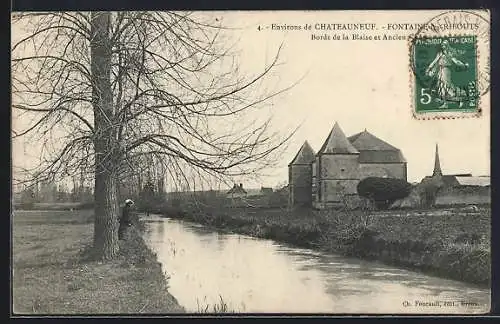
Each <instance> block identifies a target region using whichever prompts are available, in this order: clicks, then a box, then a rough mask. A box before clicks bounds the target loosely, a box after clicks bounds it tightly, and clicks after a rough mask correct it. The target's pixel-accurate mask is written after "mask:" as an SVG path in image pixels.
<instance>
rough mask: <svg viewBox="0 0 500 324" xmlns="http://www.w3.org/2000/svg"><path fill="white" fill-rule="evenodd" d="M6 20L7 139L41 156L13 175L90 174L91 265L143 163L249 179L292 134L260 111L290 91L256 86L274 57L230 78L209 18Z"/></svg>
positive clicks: (100, 15)
mask: <svg viewBox="0 0 500 324" xmlns="http://www.w3.org/2000/svg"><path fill="white" fill-rule="evenodd" d="M12 25H13V29H14V30H15V31H17V32H15V33H14V34H13V39H14V40H13V44H12V47H11V49H12V98H13V118H16V119H17V120H22V121H23V122H26V123H28V125H23V127H19V128H21V129H14V128H15V127H13V134H12V137H13V138H14V139H16V138H18V137H22V138H24V139H25V140H27V141H30V142H32V143H37V144H39V145H40V149H41V153H40V161H39V163H38V164H37V165H36V166H34V167H33V168H28V169H24V170H22V171H23V173H24V174H25V175H24V176H23V178H22V179H24V180H23V181H35V180H40V179H49V178H53V177H55V176H56V175H58V176H61V175H68V176H70V175H75V174H79V172H80V170H81V169H82V168H84V169H85V170H86V171H87V176H89V177H90V178H94V179H95V184H94V185H95V191H94V192H95V229H94V232H95V233H94V248H95V251H96V255H97V256H99V257H100V258H103V259H111V258H113V257H115V256H116V254H117V252H118V235H117V217H118V212H119V200H118V199H119V183H120V181H122V180H123V177H129V176H131V175H133V174H137V173H138V172H143V170H139V169H140V168H141V166H142V167H143V166H144V165H148V163H151V161H154V163H157V164H158V163H161V164H163V170H164V172H165V176H166V177H168V179H169V180H168V181H172V182H174V181H175V182H178V183H184V184H186V183H190V181H191V180H190V179H191V177H192V176H193V175H196V176H197V177H198V178H199V179H204V178H207V179H208V178H211V179H213V178H217V179H220V180H224V179H226V180H227V178H228V177H231V176H235V175H238V176H241V175H254V174H258V172H259V171H261V170H263V169H264V168H267V167H270V166H272V165H273V163H275V162H276V161H277V160H278V159H277V156H278V155H279V154H280V152H281V150H282V149H283V148H284V146H285V144H286V143H287V140H288V139H289V138H290V136H291V135H292V134H293V131H292V132H290V133H289V134H288V135H280V133H279V132H277V131H273V129H272V127H271V126H272V125H271V118H270V117H269V114H264V112H265V111H264V110H263V109H265V108H268V107H269V102H271V101H272V99H273V98H274V97H276V96H277V95H279V94H281V93H283V92H284V91H286V90H287V89H289V88H290V87H291V86H293V84H292V85H290V86H289V87H284V88H281V89H279V90H270V89H268V87H266V83H265V80H269V77H272V74H271V71H274V69H275V67H277V66H278V65H279V64H278V58H279V52H280V50H279V49H278V51H277V54H276V56H275V57H274V59H273V60H272V61H271V63H269V64H268V65H267V66H265V67H263V69H262V71H260V73H258V74H256V75H252V74H249V73H246V72H244V71H242V69H241V66H240V65H239V64H238V62H237V60H236V59H235V55H234V54H235V53H233V51H232V50H233V49H232V46H229V45H228V44H229V43H228V41H229V40H228V39H226V38H224V35H226V33H225V32H226V29H225V27H223V26H222V24H221V20H220V18H218V17H216V16H214V15H211V14H206V13H205V14H203V15H198V16H197V15H196V14H193V13H186V12H181V13H179V12H117V13H111V12H92V13H86V12H58V13H22V14H19V13H17V14H13V16H12ZM16 28H17V29H16ZM280 49H281V47H280ZM263 116H265V118H263ZM28 121H29V122H28ZM26 174H27V175H28V177H26ZM202 181H203V180H202Z"/></svg>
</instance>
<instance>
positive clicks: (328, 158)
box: [320, 154, 359, 179]
mask: <svg viewBox="0 0 500 324" xmlns="http://www.w3.org/2000/svg"><path fill="white" fill-rule="evenodd" d="M320 159H321V161H320V164H321V170H320V178H321V179H359V163H358V155H355V154H350V155H347V154H346V155H339V154H336V155H321V156H320Z"/></svg>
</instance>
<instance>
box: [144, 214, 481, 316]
mask: <svg viewBox="0 0 500 324" xmlns="http://www.w3.org/2000/svg"><path fill="white" fill-rule="evenodd" d="M152 220H153V219H152ZM154 220H155V221H154V222H149V223H147V228H148V230H147V231H146V234H145V238H146V241H147V242H148V244H149V245H150V246H151V247H152V249H153V250H154V251H155V252H156V253H157V254H158V259H159V261H160V262H161V263H162V264H163V265H164V267H165V269H166V270H167V272H168V275H170V276H171V279H170V281H169V285H170V292H171V293H172V294H173V295H174V296H175V297H176V298H177V299H178V301H179V303H180V304H181V305H183V306H184V307H186V308H187V309H188V310H189V311H197V310H198V309H200V308H202V307H204V306H205V305H214V304H217V303H218V302H219V298H220V296H221V297H222V298H223V300H224V302H226V303H227V304H228V307H229V308H230V309H232V310H235V311H240V312H266V313H269V312H271V313H277V312H287V313H314V312H316V313H317V312H320V313H455V314H460V313H484V312H488V311H489V304H490V293H489V290H487V289H480V288H477V287H474V286H471V285H468V284H465V283H461V282H457V281H452V280H445V279H441V278H435V277H430V276H427V275H423V274H420V273H416V272H412V271H407V270H403V269H397V268H392V267H387V266H385V265H381V264H379V263H375V262H368V261H362V260H358V259H354V258H346V257H343V256H338V255H330V254H323V253H320V252H318V251H313V250H308V249H298V248H292V247H288V246H285V245H281V244H277V243H276V242H273V241H270V240H261V239H255V238H251V237H246V236H242V235H237V234H221V233H217V232H214V231H211V230H209V229H207V228H204V227H201V226H199V225H198V226H195V225H194V224H190V223H185V222H181V221H177V220H170V219H162V221H161V222H158V221H157V220H158V219H154ZM445 301H455V302H457V303H455V304H453V305H451V303H450V304H449V305H448V306H444V302H445ZM460 301H466V302H472V303H476V304H477V305H468V306H463V305H460V303H459V302H460ZM418 302H420V304H419V305H415V304H416V303H418ZM426 302H427V303H429V304H427V305H424V304H422V303H426ZM431 302H439V304H440V306H439V305H436V304H435V303H434V304H431Z"/></svg>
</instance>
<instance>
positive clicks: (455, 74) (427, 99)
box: [413, 36, 479, 114]
mask: <svg viewBox="0 0 500 324" xmlns="http://www.w3.org/2000/svg"><path fill="white" fill-rule="evenodd" d="M413 55H414V57H415V66H416V68H417V71H416V74H415V79H416V80H415V81H416V82H415V87H414V90H415V93H414V100H415V103H414V104H415V112H416V113H417V114H425V113H427V112H441V111H455V112H472V113H474V112H478V109H479V105H478V101H479V100H478V99H479V93H478V89H477V83H478V82H477V64H476V57H477V55H476V36H456V37H451V36H450V37H423V38H419V39H416V40H415V46H414V54H413Z"/></svg>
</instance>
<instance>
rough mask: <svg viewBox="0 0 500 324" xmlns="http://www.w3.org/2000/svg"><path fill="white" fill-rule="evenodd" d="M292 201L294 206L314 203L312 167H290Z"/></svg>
mask: <svg viewBox="0 0 500 324" xmlns="http://www.w3.org/2000/svg"><path fill="white" fill-rule="evenodd" d="M289 177H290V179H289V185H290V199H291V201H290V202H291V204H292V205H310V204H311V201H312V191H311V190H312V166H311V165H291V166H289Z"/></svg>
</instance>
